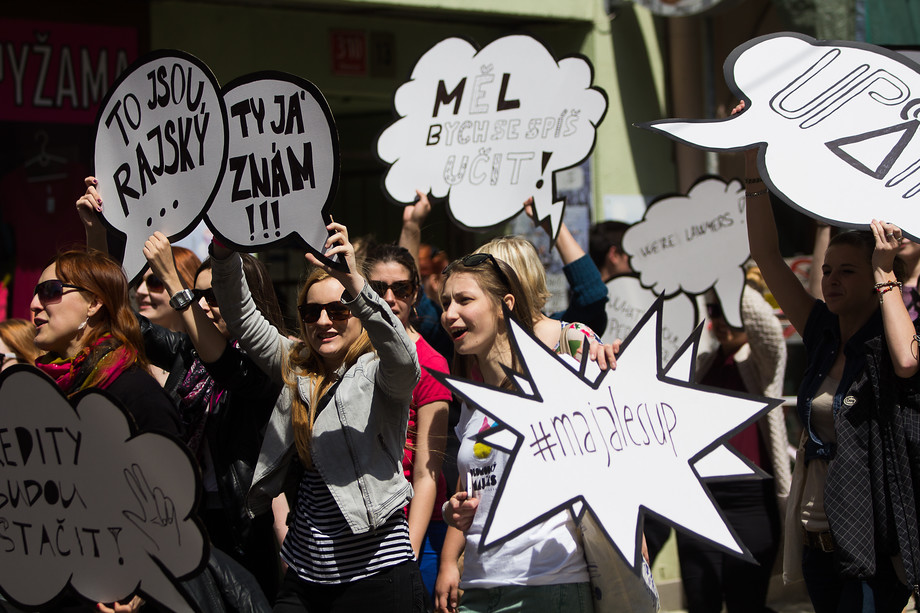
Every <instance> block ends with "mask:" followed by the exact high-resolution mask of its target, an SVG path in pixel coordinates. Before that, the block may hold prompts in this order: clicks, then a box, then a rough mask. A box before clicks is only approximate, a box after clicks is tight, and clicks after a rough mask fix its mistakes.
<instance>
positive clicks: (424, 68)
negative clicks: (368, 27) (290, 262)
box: [377, 36, 607, 237]
mask: <svg viewBox="0 0 920 613" xmlns="http://www.w3.org/2000/svg"><path fill="white" fill-rule="evenodd" d="M592 78H593V74H592V68H591V65H590V64H589V63H588V61H587V60H586V59H584V58H580V57H568V58H564V59H562V60H559V61H558V62H557V61H556V59H555V58H554V57H553V56H552V54H551V53H550V52H549V51H548V50H547V49H546V47H544V46H543V45H542V44H541V43H539V42H538V41H536V40H535V39H533V38H531V37H529V36H506V37H504V38H500V39H498V40H496V41H494V42H492V43H491V44H490V45H488V46H486V47H485V48H483V49H481V50H477V49H476V47H474V46H473V45H472V44H470V43H469V42H467V41H465V40H463V39H460V38H449V39H446V40H443V41H441V42H440V43H438V44H437V45H435V46H434V47H432V48H431V49H430V50H429V51H428V52H426V53H425V55H423V56H422V58H421V59H420V60H419V61H418V63H417V64H416V65H415V68H414V69H413V71H412V75H411V77H410V79H409V81H407V82H406V83H404V84H403V85H402V86H400V88H399V89H398V90H397V91H396V94H395V96H394V107H395V110H396V112H397V114H398V115H399V117H400V119H398V120H397V121H396V122H394V123H393V124H392V125H390V126H389V127H388V128H387V129H386V130H385V131H384V132H383V133H382V134H381V135H380V138H379V140H378V141H377V155H378V156H379V157H380V159H381V160H383V161H384V162H385V163H387V164H390V169H389V171H388V172H387V175H386V178H385V180H384V187H385V189H386V192H387V194H388V195H389V196H390V197H391V198H392V199H394V200H396V201H397V202H400V203H404V204H405V203H409V202H412V201H413V200H414V198H415V195H416V194H415V190H416V188H418V187H422V188H423V191H426V192H427V191H430V192H431V193H432V195H434V196H435V197H439V198H442V197H448V199H449V202H448V209H449V212H450V214H451V216H452V217H453V219H454V220H455V221H456V222H457V223H459V224H460V225H462V226H465V227H467V228H487V227H491V226H494V225H497V224H499V223H502V222H504V221H506V220H508V219H510V218H512V217H514V216H515V215H517V214H518V213H520V212H521V203H522V202H524V201H525V200H527V199H528V198H530V197H533V199H534V207H535V211H536V215H537V218H538V219H539V220H541V221H542V220H549V221H550V223H551V226H552V234H551V235H552V236H553V237H555V236H556V233H557V231H558V229H559V224H560V223H561V221H562V209H563V204H564V203H563V202H562V201H559V202H557V201H556V197H555V189H554V179H553V173H554V172H555V171H557V170H562V169H564V168H569V167H571V166H574V165H576V164H578V163H579V162H581V161H582V160H584V159H585V158H586V157H587V156H588V155H589V154H590V153H591V150H592V148H593V146H594V140H595V130H596V128H597V126H598V125H599V124H600V122H601V120H602V119H603V116H604V113H605V112H606V109H607V99H606V96H605V94H604V93H603V92H602V91H601V90H600V89H598V88H596V87H592V86H591V82H592Z"/></svg>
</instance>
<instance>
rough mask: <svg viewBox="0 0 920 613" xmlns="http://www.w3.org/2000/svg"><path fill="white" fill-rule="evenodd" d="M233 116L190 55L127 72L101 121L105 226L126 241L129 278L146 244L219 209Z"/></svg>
mask: <svg viewBox="0 0 920 613" xmlns="http://www.w3.org/2000/svg"><path fill="white" fill-rule="evenodd" d="M226 117H227V114H226V111H225V110H224V101H223V99H222V98H221V96H220V91H219V85H218V84H217V80H216V79H215V78H214V75H213V74H211V71H210V70H209V69H208V67H207V66H205V65H204V63H202V62H201V60H199V59H198V58H196V57H194V56H192V55H189V54H188V53H184V52H182V51H174V50H168V51H154V52H152V53H149V54H147V55H145V56H143V57H141V58H139V59H138V60H137V61H136V62H135V63H134V64H132V65H131V67H130V68H128V69H127V70H126V71H125V72H123V73H122V74H121V75H120V76H119V77H118V80H117V81H116V82H115V83H114V85H113V86H112V88H111V89H110V90H109V91H108V93H106V95H105V98H104V99H103V101H102V104H101V105H100V107H99V115H98V116H97V118H96V141H95V153H94V167H95V170H94V174H95V175H96V179H97V180H98V181H99V185H98V189H99V193H100V194H101V195H102V197H103V199H104V200H105V209H104V210H103V214H102V219H103V221H104V223H105V224H106V225H107V226H108V227H110V228H112V229H114V230H116V231H118V232H121V233H123V234H125V236H126V245H125V257H124V261H123V262H122V266H123V267H124V269H125V273H126V274H127V275H128V278H129V279H133V278H136V277H137V276H138V275H140V273H141V272H142V271H143V270H144V268H145V267H146V266H147V260H146V259H145V258H144V253H143V247H144V241H146V240H147V238H148V237H149V236H150V235H151V234H153V233H154V231H156V230H159V231H160V232H162V233H163V234H165V235H166V236H167V237H169V238H170V239H174V238H182V237H183V236H185V235H186V234H188V233H189V232H191V231H192V229H193V228H194V227H195V226H196V225H197V224H198V221H199V220H200V219H201V217H202V215H204V212H205V211H206V210H207V208H208V207H209V206H210V205H211V202H212V201H213V199H214V195H215V194H216V193H217V187H218V185H219V184H220V179H221V177H222V176H223V174H224V165H225V163H226V159H227V119H226Z"/></svg>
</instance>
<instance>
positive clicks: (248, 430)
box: [138, 317, 281, 554]
mask: <svg viewBox="0 0 920 613" xmlns="http://www.w3.org/2000/svg"><path fill="white" fill-rule="evenodd" d="M138 320H139V323H140V325H141V332H142V333H143V335H144V345H145V348H146V350H147V358H148V359H149V360H150V362H151V363H153V364H154V365H156V366H159V367H160V368H163V369H165V370H168V371H169V378H168V379H167V381H166V385H165V386H164V388H165V390H166V392H167V393H169V394H170V396H172V397H173V399H174V400H175V401H176V403H177V405H178V401H179V398H178V394H177V392H176V390H177V388H178V387H179V385H180V384H181V383H182V380H183V379H184V377H185V374H186V373H187V372H188V370H189V368H190V367H191V365H192V362H193V361H194V360H195V357H196V356H197V354H196V352H195V348H194V346H193V345H192V341H191V339H190V338H189V337H188V335H187V334H183V333H180V332H173V331H171V330H167V329H166V328H163V327H161V326H158V325H156V324H153V323H151V322H150V321H149V320H147V319H146V318H145V317H138ZM204 366H205V368H206V369H207V371H208V373H209V374H210V375H211V377H213V378H214V381H215V383H216V385H217V386H218V387H220V388H221V389H223V390H224V391H223V393H222V394H221V395H220V398H219V400H218V401H217V404H216V407H215V410H214V411H213V412H212V413H211V415H209V416H208V421H207V424H206V426H205V436H206V438H207V441H208V450H209V452H210V455H211V462H212V464H213V466H214V472H215V474H216V477H217V488H218V494H219V496H220V502H221V506H222V507H223V509H224V511H225V512H226V513H227V517H228V519H229V521H230V523H231V525H232V526H233V528H234V536H235V538H236V541H237V547H238V548H239V551H238V553H240V554H242V553H244V551H243V548H244V547H243V544H244V543H245V542H246V538H247V536H248V534H249V530H250V527H251V525H252V518H251V517H250V516H249V514H248V512H247V510H246V494H247V493H248V492H249V486H250V484H251V483H252V475H253V471H254V469H255V466H256V462H257V460H258V459H259V449H260V448H261V446H262V436H263V433H264V430H265V424H266V423H267V422H268V418H269V417H270V416H271V412H272V408H273V407H274V404H275V399H276V398H277V397H278V393H279V392H280V391H281V386H280V385H276V384H274V383H272V381H271V380H270V379H269V377H268V376H267V375H266V374H265V373H264V372H262V371H261V370H260V369H259V368H258V366H256V365H255V364H253V362H252V360H250V359H249V358H248V357H247V356H246V354H245V353H244V352H243V351H241V350H240V349H239V348H237V347H234V346H233V345H230V344H228V345H227V349H226V350H225V351H224V353H223V354H222V355H221V356H220V358H218V359H217V361H216V362H213V363H210V364H207V363H206V364H204Z"/></svg>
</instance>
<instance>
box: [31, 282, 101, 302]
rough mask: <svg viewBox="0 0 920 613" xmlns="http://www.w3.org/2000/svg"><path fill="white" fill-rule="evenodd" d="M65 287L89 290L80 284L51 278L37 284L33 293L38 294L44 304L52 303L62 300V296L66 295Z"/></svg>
mask: <svg viewBox="0 0 920 613" xmlns="http://www.w3.org/2000/svg"><path fill="white" fill-rule="evenodd" d="M65 287H69V288H72V289H74V290H77V291H80V292H87V291H89V290H87V289H85V288H83V287H80V286H79V285H73V284H71V283H64V282H63V281H61V280H60V279H49V280H47V281H42V282H41V283H39V284H38V285H36V286H35V292H34V293H33V295H34V296H38V301H39V302H41V303H42V304H52V303H55V302H60V301H61V298H62V297H63V296H64V288H65Z"/></svg>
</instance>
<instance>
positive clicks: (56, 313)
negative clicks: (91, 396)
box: [29, 251, 179, 436]
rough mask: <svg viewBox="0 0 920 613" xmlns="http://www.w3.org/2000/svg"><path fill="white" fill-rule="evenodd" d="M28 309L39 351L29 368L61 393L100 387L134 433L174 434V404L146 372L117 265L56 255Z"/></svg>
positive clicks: (93, 257) (80, 255)
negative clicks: (129, 421) (39, 372)
mask: <svg viewBox="0 0 920 613" xmlns="http://www.w3.org/2000/svg"><path fill="white" fill-rule="evenodd" d="M29 308H30V309H31V311H32V323H33V324H34V325H35V329H36V332H35V344H36V345H37V346H38V347H39V349H41V350H43V351H45V352H46V353H45V354H44V355H42V356H40V357H39V358H38V359H37V360H36V363H35V365H36V366H37V367H38V368H39V369H41V370H42V371H44V372H45V373H47V374H48V375H49V376H51V378H52V379H54V380H55V381H56V382H57V384H58V386H59V387H60V388H61V389H62V390H63V391H64V393H65V394H67V396H72V395H74V394H76V393H77V392H80V391H82V390H85V389H88V388H99V389H104V390H105V391H106V392H108V393H109V394H111V395H112V396H114V397H115V398H116V399H117V400H118V401H119V402H120V403H121V404H122V406H124V408H125V409H127V411H128V414H130V415H131V417H132V418H133V419H134V422H135V424H136V426H137V428H138V430H140V431H142V432H143V431H148V430H158V431H162V432H166V433H169V434H172V435H175V436H178V434H179V422H178V417H177V415H176V411H175V408H174V407H173V404H172V402H171V401H170V399H169V397H168V396H167V395H166V393H165V392H164V391H163V389H162V388H161V387H160V386H159V385H158V384H157V382H156V381H155V380H154V379H153V377H151V376H150V375H149V374H148V373H147V371H146V366H147V358H146V356H145V354H144V344H143V339H142V337H141V332H140V328H139V327H138V324H137V318H136V317H135V316H134V313H133V312H132V311H131V307H130V305H129V303H128V281H127V279H126V278H125V274H124V272H123V271H122V269H121V266H119V265H118V263H117V262H115V261H113V260H112V259H110V258H109V257H108V256H106V255H104V254H102V253H99V252H85V251H66V252H64V253H61V254H60V255H58V256H57V257H56V258H54V260H53V261H52V262H51V264H49V265H48V266H47V267H46V268H45V270H44V271H42V274H41V276H40V277H39V283H38V285H36V286H35V295H34V296H33V297H32V303H31V304H30V307H29Z"/></svg>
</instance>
